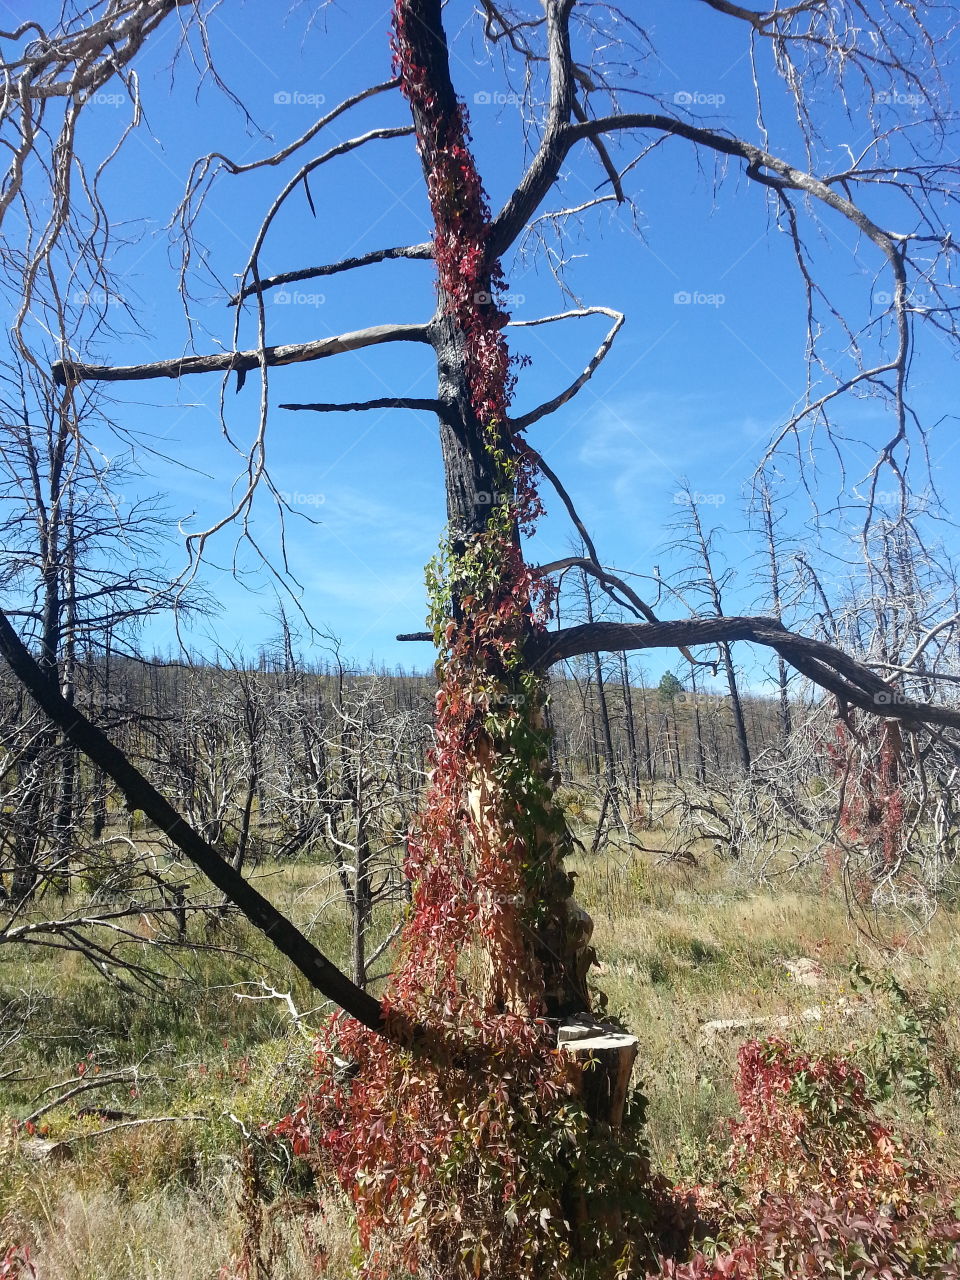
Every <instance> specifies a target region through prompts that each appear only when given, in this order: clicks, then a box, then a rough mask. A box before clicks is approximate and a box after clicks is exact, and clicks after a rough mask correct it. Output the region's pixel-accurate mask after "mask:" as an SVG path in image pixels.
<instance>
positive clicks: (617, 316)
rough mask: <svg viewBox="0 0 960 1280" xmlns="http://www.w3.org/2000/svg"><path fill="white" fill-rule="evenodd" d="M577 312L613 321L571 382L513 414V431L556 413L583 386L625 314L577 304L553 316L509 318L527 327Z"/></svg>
mask: <svg viewBox="0 0 960 1280" xmlns="http://www.w3.org/2000/svg"><path fill="white" fill-rule="evenodd" d="M580 316H609V317H610V318H611V319H612V320H613V325H612V327H611V329H610V331H609V333H608V334H607V336H606V337H605V338H604V340H603V342H601V344H600V346H599V347H598V348H597V350H596V353H595V355H594V357H593V359H592V360H591V361H590V363H589V364H588V365H587V367H586V368H585V369H584V371H583V373H581V374H580V376H579V377H578V378H576V379H575V380H574V381H573V382H571V383H570V385H569V387H567V388H566V390H565V391H561V392H560V394H559V395H556V396H554V397H553V399H552V400H547V401H546V402H545V403H544V404H541V405H539V406H538V408H536V409H532V410H531V411H530V412H529V413H524V414H522V415H521V416H520V417H519V418H512V419H511V425H512V427H513V429H514V431H523V430H525V428H527V427H529V426H532V425H533V423H534V422H539V421H540V419H541V418H545V417H546V416H547V415H548V414H551V413H555V412H556V411H557V409H560V408H562V406H563V405H565V404H566V403H567V402H568V401H569V400H572V399H573V397H574V396H575V395H576V394H577V392H578V391H580V390H581V389H582V388H583V387H584V386H586V384H587V383H588V382H589V381H590V379H591V378H592V377H593V375H594V374H595V373H596V371H597V369H598V368H599V366H600V364H601V363H602V361H603V359H604V357H605V356H606V355H607V352H608V351H609V350H610V348H611V347H612V346H613V343H614V339H615V338H616V336H617V334H618V333H619V332H620V330H621V329H622V328H623V325H624V322H625V321H626V316H624V314H623V313H622V312H621V311H614V310H613V309H612V308H610V307H578V308H577V309H576V310H575V311H563V312H561V313H560V314H558V315H555V316H542V317H541V318H540V319H538V320H511V321H510V324H511V326H512V327H514V328H523V327H528V328H529V327H532V326H534V325H539V324H552V323H553V321H555V320H569V319H572V318H575V317H580Z"/></svg>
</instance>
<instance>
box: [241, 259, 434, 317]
mask: <svg viewBox="0 0 960 1280" xmlns="http://www.w3.org/2000/svg"><path fill="white" fill-rule="evenodd" d="M432 257H433V245H432V244H430V243H424V244H407V245H398V246H396V247H395V248H392V249H372V250H371V251H370V252H369V253H362V254H360V255H359V256H358V257H356V258H342V259H341V260H340V261H339V262H331V263H328V264H327V265H325V266H322V267H304V268H303V269H302V270H301V271H281V272H280V273H279V274H278V275H275V276H264V277H263V279H261V280H257V281H255V282H254V283H253V284H248V285H246V286H245V287H244V288H243V289H241V291H240V292H239V293H235V294H234V295H233V297H232V298H231V299H230V306H232V307H235V306H236V305H237V303H238V302H241V301H242V300H243V299H244V298H250V297H253V296H254V295H255V294H258V293H265V292H266V291H267V290H268V289H278V288H282V287H283V286H284V285H287V284H300V283H301V282H302V281H304V280H317V279H319V278H320V277H322V276H334V275H337V274H338V273H339V272H341V271H353V270H354V269H355V268H356V267H368V266H371V265H372V264H374V263H377V262H388V261H390V260H391V259H393V258H409V259H412V260H415V261H416V260H421V261H423V260H429V259H431V258H432Z"/></svg>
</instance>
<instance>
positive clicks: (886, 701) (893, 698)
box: [873, 689, 910, 707]
mask: <svg viewBox="0 0 960 1280" xmlns="http://www.w3.org/2000/svg"><path fill="white" fill-rule="evenodd" d="M909 703H910V699H909V698H907V697H905V696H904V695H903V694H902V693H901V692H900V691H899V690H898V689H879V690H878V691H877V692H876V693H875V694H874V695H873V705H874V706H875V707H906V706H908V705H909Z"/></svg>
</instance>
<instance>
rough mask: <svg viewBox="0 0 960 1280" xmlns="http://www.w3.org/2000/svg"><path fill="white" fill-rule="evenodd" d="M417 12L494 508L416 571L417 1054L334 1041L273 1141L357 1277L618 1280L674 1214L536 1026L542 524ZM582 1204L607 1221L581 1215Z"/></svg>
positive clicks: (479, 196) (336, 1023)
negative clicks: (354, 1247)
mask: <svg viewBox="0 0 960 1280" xmlns="http://www.w3.org/2000/svg"><path fill="white" fill-rule="evenodd" d="M410 9H411V5H410V0H397V3H396V5H395V10H394V34H393V52H394V64H395V71H396V74H397V76H398V77H399V80H400V84H401V88H402V91H403V93H404V95H405V96H406V98H407V100H408V102H409V104H410V107H411V111H412V113H413V115H414V118H415V120H416V121H417V134H418V143H419V146H420V151H421V158H422V159H423V161H424V168H425V173H426V181H427V190H428V195H429V199H430V205H431V210H432V214H433V220H434V257H435V261H436V269H437V281H438V288H439V293H440V298H441V305H442V307H443V308H444V309H445V312H446V318H447V319H448V321H449V322H450V325H451V328H452V330H453V331H454V333H455V335H456V338H457V341H458V343H459V356H460V361H461V365H462V369H463V371H464V372H465V382H466V386H467V388H468V390H469V406H470V411H471V412H472V414H473V415H474V418H475V424H476V428H477V430H478V432H479V435H480V449H481V450H482V452H483V455H484V457H485V460H486V470H487V472H488V473H489V474H490V475H492V477H493V484H492V492H491V493H490V494H489V495H487V496H489V498H490V502H489V510H488V512H487V514H486V515H485V518H484V520H483V521H482V524H481V526H480V527H479V529H477V528H474V530H473V531H464V530H463V529H454V528H452V529H451V530H450V532H449V534H448V536H447V538H446V539H445V541H444V544H443V546H442V547H441V550H440V553H439V555H438V556H437V557H436V559H435V560H434V561H433V562H432V563H431V565H430V566H429V567H428V571H427V585H428V591H429V594H430V608H431V613H430V622H431V625H432V627H433V631H434V636H435V639H436V642H437V646H438V649H439V651H440V654H441V657H440V660H439V662H438V675H439V688H438V692H437V695H436V715H435V726H436V730H435V732H436V739H435V747H434V751H433V755H432V761H431V765H432V773H431V783H430V787H429V791H428V794H427V796H426V799H425V803H424V808H423V811H422V813H421V815H420V817H419V819H418V820H417V822H416V823H415V824H414V828H413V830H412V831H411V833H410V836H409V840H408V854H407V860H406V868H405V870H406V874H407V876H408V877H409V880H410V882H411V904H410V909H409V916H408V919H407V921H406V924H405V928H404V930H403V933H402V935H401V939H400V942H399V955H398V960H397V965H396V969H395V972H394V975H393V977H392V979H391V982H390V985H389V988H388V990H387V992H386V994H385V996H384V997H383V1005H384V1008H385V1010H386V1012H387V1016H388V1019H393V1025H394V1027H395V1028H396V1029H397V1031H398V1034H399V1033H400V1029H401V1028H405V1027H410V1026H413V1025H416V1026H417V1027H418V1029H419V1035H418V1043H417V1046H416V1050H414V1049H413V1048H412V1047H411V1048H410V1049H408V1050H404V1049H402V1048H400V1047H398V1046H397V1045H396V1044H391V1043H389V1042H388V1041H387V1040H385V1039H383V1038H380V1037H377V1036H375V1035H373V1034H372V1033H370V1032H369V1031H367V1030H366V1029H364V1028H363V1027H361V1026H359V1025H358V1024H357V1023H355V1022H353V1021H351V1020H350V1019H347V1018H345V1017H342V1016H340V1017H336V1018H334V1019H333V1020H332V1021H331V1022H330V1024H329V1025H328V1027H327V1028H326V1030H325V1032H324V1034H323V1035H322V1037H321V1039H320V1042H319V1044H318V1047H317V1053H316V1063H315V1080H314V1082H313V1085H312V1087H311V1089H310V1090H309V1092H308V1095H307V1096H306V1097H305V1098H304V1099H303V1101H302V1103H301V1105H300V1106H299V1107H298V1108H297V1109H296V1111H295V1112H294V1113H293V1114H292V1115H290V1116H289V1117H287V1119H286V1120H285V1121H284V1122H283V1124H282V1125H281V1126H280V1131H281V1132H282V1133H283V1134H285V1135H286V1136H287V1137H288V1138H290V1139H291V1141H292V1142H293V1145H294V1147H295V1149H296V1150H297V1151H298V1152H300V1153H302V1154H304V1155H307V1156H308V1157H309V1158H311V1159H312V1160H313V1161H314V1162H315V1164H316V1165H317V1167H318V1169H319V1170H321V1171H322V1172H323V1173H325V1174H327V1175H331V1174H332V1176H333V1178H334V1179H335V1180H336V1182H337V1183H338V1184H339V1186H340V1187H341V1188H342V1189H343V1190H344V1191H345V1192H346V1194H347V1195H348V1197H349V1198H350V1200H351V1201H352V1204H353V1207H354V1209H355V1211H356V1215H357V1223H358V1230H359V1235H360V1244H361V1247H362V1250H363V1254H364V1259H365V1264H364V1265H365V1274H366V1275H367V1276H368V1277H371V1278H374V1277H376V1278H380V1277H382V1278H384V1280H385V1278H386V1277H387V1276H390V1275H394V1274H398V1273H401V1272H412V1273H415V1274H418V1275H422V1276H437V1277H440V1276H443V1277H444V1280H449V1278H451V1277H456V1276H461V1275H463V1276H480V1275H492V1276H496V1277H498V1280H501V1278H502V1280H510V1278H511V1277H514V1278H517V1280H519V1278H520V1277H529V1276H532V1275H537V1276H542V1277H550V1276H555V1277H558V1280H559V1277H560V1276H564V1277H569V1276H570V1275H572V1274H574V1273H573V1272H572V1271H571V1264H572V1261H573V1259H574V1258H577V1259H579V1260H580V1261H579V1269H578V1270H577V1272H576V1274H577V1275H580V1276H585V1277H586V1276H596V1277H598V1280H599V1278H600V1277H604V1278H607V1277H614V1276H619V1275H623V1276H626V1275H627V1274H628V1273H629V1272H630V1270H631V1268H632V1266H633V1262H634V1258H635V1256H636V1255H637V1254H638V1251H642V1249H643V1248H646V1245H645V1244H644V1245H643V1246H641V1244H640V1242H645V1241H648V1240H649V1239H651V1238H652V1236H653V1235H654V1234H656V1233H655V1232H654V1230H653V1222H654V1217H655V1216H656V1215H658V1214H659V1215H660V1216H662V1215H663V1213H664V1212H665V1210H666V1207H667V1206H668V1205H669V1203H670V1199H669V1196H668V1195H667V1194H666V1193H665V1192H662V1193H661V1192H660V1191H659V1190H658V1187H657V1185H655V1184H654V1182H653V1180H652V1179H651V1178H650V1174H649V1167H648V1161H647V1157H646V1154H645V1152H644V1149H643V1146H642V1142H641V1141H640V1140H639V1134H640V1121H641V1120H642V1115H641V1112H640V1111H635V1112H634V1113H632V1119H631V1122H630V1124H628V1132H624V1133H616V1134H611V1132H610V1130H609V1127H607V1128H606V1129H604V1127H603V1126H598V1125H597V1124H596V1123H595V1120H594V1118H593V1117H591V1116H590V1115H589V1113H588V1109H587V1108H586V1106H585V1105H584V1102H583V1099H582V1096H581V1095H582V1081H581V1077H580V1075H579V1074H578V1069H577V1068H575V1066H574V1064H573V1063H572V1061H571V1059H570V1057H569V1055H566V1054H562V1053H561V1052H560V1051H559V1050H558V1048H557V1034H556V1019H555V1017H554V1021H552V1022H551V1020H550V1015H555V1016H556V1015H559V1014H563V1013H570V1012H585V1011H587V1009H588V1007H589V1006H588V1000H589V998H588V996H587V991H586V984H585V971H586V967H587V964H588V963H589V960H588V953H587V952H586V948H585V941H586V938H587V937H588V934H587V932H586V929H585V927H584V924H583V920H582V915H581V916H580V917H578V916H577V914H576V912H575V910H573V909H572V908H571V906H570V902H571V889H572V881H571V878H570V876H569V875H568V874H567V873H566V872H564V871H563V868H562V859H563V855H564V854H565V853H566V852H567V851H568V850H569V848H570V844H571V837H570V834H569V832H568V829H567V826H566V823H565V820H564V817H563V813H562V809H561V808H560V806H559V805H558V804H557V802H556V799H555V796H554V784H555V779H554V776H553V771H552V767H551V764H550V757H549V739H548V731H547V728H546V725H545V721H544V715H543V711H544V705H545V690H544V687H543V681H542V678H541V677H540V676H538V675H537V674H536V673H535V672H533V671H531V669H530V667H529V664H528V662H527V661H526V658H525V646H526V644H527V642H528V640H529V638H530V636H531V635H532V634H534V633H535V632H536V631H537V630H538V629H541V628H542V627H543V626H544V624H545V622H546V619H547V617H548V616H549V611H550V607H551V591H550V588H549V586H548V584H547V583H546V582H545V581H544V580H542V579H541V578H539V577H538V576H537V575H536V574H535V573H534V572H533V571H532V570H531V569H530V567H529V566H528V565H527V564H526V563H525V561H524V558H523V554H522V550H521V543H520V538H521V535H527V536H529V535H532V534H533V532H534V529H535V527H536V524H537V521H538V519H539V517H540V515H541V514H542V507H541V502H540V498H539V495H538V493H537V486H536V475H535V469H534V466H533V464H532V461H531V458H530V455H529V453H528V451H527V449H526V446H525V445H524V442H523V439H522V437H521V435H520V434H519V433H518V432H515V431H513V430H512V429H511V425H510V422H509V418H508V408H509V404H510V400H511V395H512V392H513V387H514V381H515V375H514V372H513V361H512V360H511V355H510V352H509V350H508V347H507V343H506V341H505V338H504V334H503V329H504V326H505V324H506V323H507V319H508V317H507V314H506V312H505V311H504V310H503V309H502V307H501V306H500V304H499V301H498V298H499V296H500V294H501V291H502V287H503V284H504V280H503V275H502V272H501V269H500V265H499V263H498V262H496V261H491V260H490V254H489V250H488V243H487V242H488V235H489V227H490V210H489V207H488V204H487V200H486V196H485V194H484V190H483V186H482V183H481V181H480V177H479V174H478V172H477V169H476V166H475V163H474V160H473V155H472V152H471V146H470V134H469V124H468V119H467V114H466V111H465V108H464V107H463V105H462V103H459V102H458V103H457V104H456V106H455V107H454V108H453V109H451V107H450V105H449V103H448V102H446V103H443V104H442V103H441V101H440V99H439V97H438V93H437V90H436V87H435V85H434V84H433V83H432V80H431V76H430V74H429V73H428V71H427V69H426V61H427V59H426V57H425V53H424V33H423V23H422V20H421V18H420V15H418V16H417V19H416V21H414V19H413V18H411V15H410ZM475 523H477V522H475ZM578 931H579V932H578ZM425 1039H427V1040H429V1042H430V1044H431V1050H430V1052H425V1051H424V1041H425ZM583 1188H589V1189H590V1197H591V1199H594V1198H595V1199H596V1202H597V1203H599V1204H602V1205H606V1206H610V1205H616V1206H617V1209H616V1211H615V1212H611V1211H609V1208H608V1209H607V1210H601V1211H598V1212H593V1210H592V1209H591V1208H589V1207H588V1205H587V1202H586V1199H585V1195H584V1192H583V1190H582V1189H583Z"/></svg>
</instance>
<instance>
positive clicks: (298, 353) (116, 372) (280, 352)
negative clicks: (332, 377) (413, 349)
mask: <svg viewBox="0 0 960 1280" xmlns="http://www.w3.org/2000/svg"><path fill="white" fill-rule="evenodd" d="M381 342H425V343H429V342H430V334H429V330H428V327H427V325H425V324H377V325H373V326H372V327H371V328H369V329H357V330H355V331H353V332H352V333H341V334H337V336H336V337H333V338H318V339H317V340H316V341H314V342H292V343H288V344H287V345H286V346H280V347H264V348H263V350H262V351H219V352H217V353H216V354H214V355H209V356H180V357H179V359H174V360H157V361H155V362H153V363H151V364H128V365H100V364H81V363H78V362H74V361H72V360H58V361H57V362H56V364H54V365H53V369H52V372H53V380H54V382H55V383H57V385H58V386H66V384H67V382H68V381H69V382H71V383H78V382H140V381H142V380H144V379H146V378H182V377H183V376H184V375H185V374H188V373H229V372H231V371H232V370H237V371H238V372H239V373H241V374H244V373H246V372H248V371H249V370H250V369H258V368H259V367H260V365H261V363H263V364H266V365H270V366H274V365H284V364H298V363H301V362H303V361H306V360H322V359H323V358H324V357H326V356H336V355H340V354H341V352H344V351H359V350H360V349H361V348H362V347H374V346H377V345H378V344H380V343H381Z"/></svg>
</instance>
